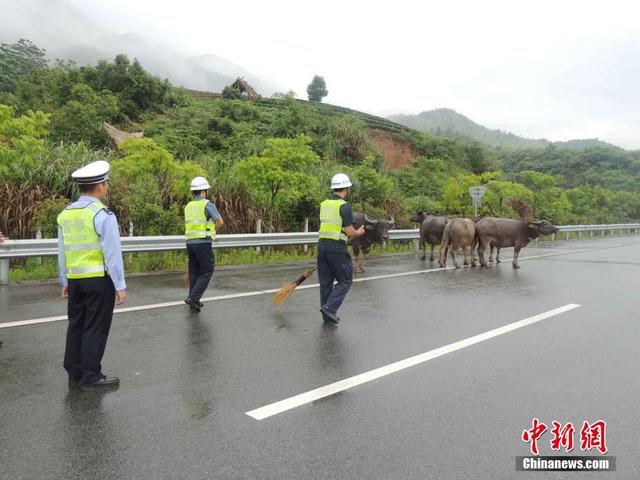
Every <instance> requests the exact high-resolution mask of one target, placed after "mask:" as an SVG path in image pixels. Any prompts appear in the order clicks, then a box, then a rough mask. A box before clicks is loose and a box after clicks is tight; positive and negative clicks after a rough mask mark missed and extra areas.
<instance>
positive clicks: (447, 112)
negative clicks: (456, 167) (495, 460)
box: [389, 108, 617, 150]
mask: <svg viewBox="0 0 640 480" xmlns="http://www.w3.org/2000/svg"><path fill="white" fill-rule="evenodd" d="M389 120H392V121H394V122H398V123H400V124H402V125H405V126H407V127H410V128H414V129H416V130H419V131H421V132H427V133H431V134H434V135H438V136H445V137H450V138H460V139H461V140H466V141H477V142H480V143H484V144H485V145H490V146H492V147H505V148H542V147H546V146H547V145H551V144H553V145H556V146H558V147H563V148H569V149H574V150H583V149H585V148H589V147H598V146H599V147H614V148H617V147H615V146H614V145H611V144H609V143H606V142H603V141H602V140H598V139H595V138H594V139H579V140H568V141H565V142H550V141H549V140H545V139H532V138H525V137H521V136H519V135H516V134H514V133H510V132H504V131H502V130H492V129H489V128H486V127H484V126H482V125H478V124H477V123H475V122H474V121H472V120H470V119H469V118H467V117H465V116H464V115H462V114H460V113H458V112H456V111H455V110H451V109H449V108H438V109H435V110H429V111H427V112H422V113H419V114H418V115H404V114H399V115H392V116H390V117H389Z"/></svg>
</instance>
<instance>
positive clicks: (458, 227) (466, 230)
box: [440, 218, 476, 268]
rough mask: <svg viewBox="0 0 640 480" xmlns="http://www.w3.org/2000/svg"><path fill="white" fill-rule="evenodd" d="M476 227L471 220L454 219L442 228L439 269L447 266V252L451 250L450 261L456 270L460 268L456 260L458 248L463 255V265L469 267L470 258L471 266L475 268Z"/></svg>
mask: <svg viewBox="0 0 640 480" xmlns="http://www.w3.org/2000/svg"><path fill="white" fill-rule="evenodd" d="M475 247H476V227H475V225H474V223H473V221H472V220H469V219H468V218H454V219H453V220H451V221H450V222H449V223H447V226H446V227H445V228H444V233H443V234H442V243H441V244H440V267H442V268H444V267H445V266H446V265H447V251H448V250H449V249H451V259H452V260H453V264H454V265H455V267H456V268H460V265H458V261H457V259H456V252H457V251H458V249H459V248H461V249H462V251H463V253H464V264H465V265H469V256H471V266H472V267H475V266H476V256H475Z"/></svg>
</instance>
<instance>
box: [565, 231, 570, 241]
mask: <svg viewBox="0 0 640 480" xmlns="http://www.w3.org/2000/svg"><path fill="white" fill-rule="evenodd" d="M564 239H565V240H569V232H567V233H566V234H565V236H564Z"/></svg>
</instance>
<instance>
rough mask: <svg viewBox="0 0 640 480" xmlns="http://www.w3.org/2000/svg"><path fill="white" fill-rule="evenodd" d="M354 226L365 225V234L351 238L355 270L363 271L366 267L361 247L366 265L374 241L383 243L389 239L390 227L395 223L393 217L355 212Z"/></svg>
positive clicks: (357, 271)
mask: <svg viewBox="0 0 640 480" xmlns="http://www.w3.org/2000/svg"><path fill="white" fill-rule="evenodd" d="M353 224H354V227H355V228H356V229H357V228H360V227H361V226H362V225H364V229H365V234H364V235H363V236H362V237H355V238H352V239H351V240H349V244H350V245H351V247H352V248H353V254H354V255H355V257H356V258H355V272H356V273H362V272H364V269H363V268H362V266H361V265H360V249H362V252H363V256H364V265H365V266H366V265H367V255H368V254H369V249H370V248H371V245H373V244H374V243H378V244H381V243H382V242H386V241H387V240H389V229H390V228H391V227H393V225H394V224H395V220H394V219H393V217H391V219H389V220H384V219H377V218H371V217H370V216H369V215H367V214H366V213H356V212H354V213H353Z"/></svg>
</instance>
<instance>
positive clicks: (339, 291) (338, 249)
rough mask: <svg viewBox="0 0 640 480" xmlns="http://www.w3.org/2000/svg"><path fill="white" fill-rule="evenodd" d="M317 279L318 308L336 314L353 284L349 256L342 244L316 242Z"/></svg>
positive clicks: (322, 240)
mask: <svg viewBox="0 0 640 480" xmlns="http://www.w3.org/2000/svg"><path fill="white" fill-rule="evenodd" d="M318 279H319V280H320V306H321V307H325V308H326V309H327V310H328V311H329V312H331V313H336V312H337V311H338V309H339V308H340V306H341V305H342V302H344V299H345V297H346V296H347V293H349V290H350V289H351V284H352V283H353V265H352V263H351V255H349V252H348V251H347V248H346V246H345V245H344V244H343V243H342V242H336V241H333V240H325V239H320V241H319V242H318ZM334 281H335V282H336V284H335V285H334Z"/></svg>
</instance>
